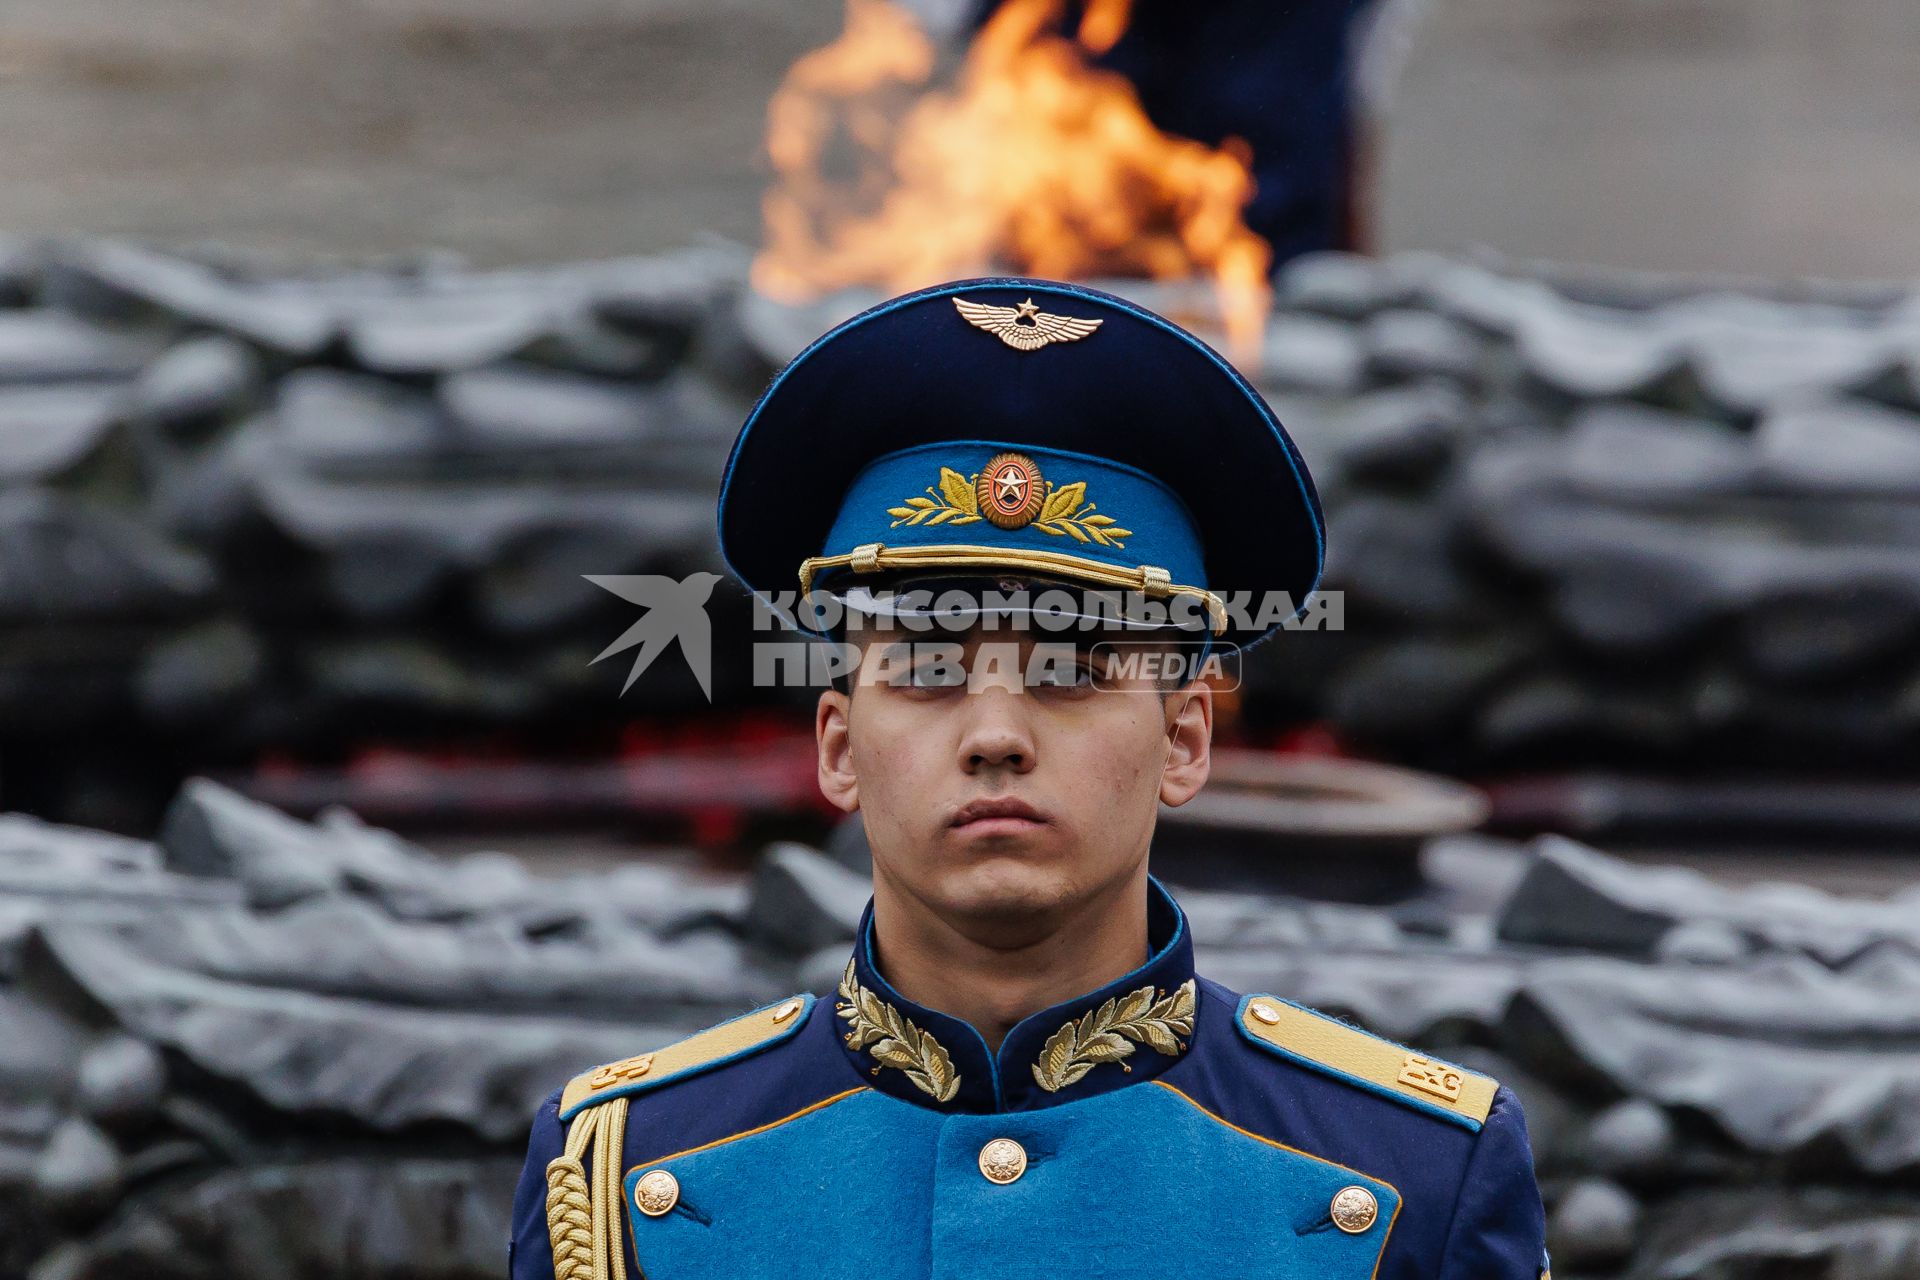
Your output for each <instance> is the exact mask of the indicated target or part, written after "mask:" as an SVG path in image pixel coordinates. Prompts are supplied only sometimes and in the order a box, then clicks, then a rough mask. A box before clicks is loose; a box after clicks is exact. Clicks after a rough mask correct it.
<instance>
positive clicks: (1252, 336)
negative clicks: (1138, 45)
mask: <svg viewBox="0 0 1920 1280" xmlns="http://www.w3.org/2000/svg"><path fill="white" fill-rule="evenodd" d="M1130 7H1131V6H1130V0H1091V2H1090V3H1089V4H1088V5H1087V6H1086V9H1085V13H1084V15H1083V17H1082V19H1081V22H1080V27H1079V30H1078V32H1077V35H1076V38H1074V39H1068V38H1066V37H1064V36H1062V35H1059V34H1056V28H1057V26H1058V23H1059V21H1060V18H1061V14H1062V10H1063V9H1064V0H1008V2H1007V3H1006V4H1004V5H1002V6H1001V8H1000V9H998V10H997V11H996V12H995V13H994V15H993V17H992V18H990V19H989V20H988V21H987V23H986V25H985V26H984V27H982V28H981V30H980V32H979V34H978V35H977V36H976V37H975V39H974V41H973V44H972V45H971V46H970V47H969V48H968V50H967V53H966V57H965V59H964V61H963V62H962V64H961V66H960V68H959V70H958V71H957V73H956V74H955V76H954V77H953V83H952V85H951V86H949V87H945V88H933V87H930V85H929V82H930V81H931V79H932V77H933V72H934V63H935V51H934V47H933V45H932V43H931V42H930V41H929V40H928V38H927V36H926V34H925V33H924V32H923V31H922V30H921V29H920V27H919V26H918V24H917V23H915V21H914V20H913V19H912V17H910V16H909V15H908V14H907V13H906V12H905V11H903V10H901V9H899V8H896V7H895V6H894V5H893V4H891V3H889V0H847V19H846V27H845V29H844V30H843V31H842V32H841V34H840V37H839V38H838V39H837V40H835V41H834V42H833V43H832V44H829V45H826V46H824V47H823V48H820V49H816V50H814V51H813V52H812V53H809V54H807V55H805V56H804V57H802V58H801V59H800V60H799V61H798V62H796V63H794V64H793V66H792V67H791V68H790V69H789V70H788V72H787V76H786V79H785V81H784V82H782V84H781V85H780V88H779V89H778V90H777V91H776V92H775V93H774V95H773V99H772V101H771V102H770V103H769V104H768V108H767V154H768V156H769V158H770V159H771V160H772V163H773V167H774V170H775V173H776V175H777V176H776V180H775V182H774V183H773V185H772V186H771V188H770V189H769V190H768V191H767V194H766V197H765V199H764V201H763V204H762V213H763V216H764V219H765V224H766V243H765V245H764V247H763V248H762V250H761V252H760V254H759V256H758V257H757V258H756V259H755V261H754V264H753V282H754V285H755V287H756V288H758V289H759V290H760V291H761V292H762V293H764V294H766V295H767V296H769V297H773V298H777V299H780V300H782V301H788V302H801V301H806V300H808V299H811V298H816V297H819V296H821V295H823V294H826V293H830V292H832V291H834V290H836V289H843V288H847V287H850V286H856V285H864V286H870V287H880V288H885V289H887V290H889V291H893V292H899V291H902V290H906V289H912V288H917V287H919V286H922V285H927V284H933V283H937V282H939V281H941V280H947V279H952V278H954V277H956V276H964V275H970V274H987V273H991V272H994V271H999V270H1009V269H1010V270H1013V271H1017V272H1021V273H1026V274H1033V275H1042V276H1053V277H1058V278H1066V279H1087V278H1090V277H1100V276H1142V275H1144V276H1150V277H1152V278H1154V279H1160V280H1180V279H1188V278H1193V277H1207V278H1209V279H1210V280H1211V282H1212V285H1213V289H1214V293H1215V296H1216V298H1217V301H1218V306H1219V308H1220V315H1221V320H1222V322H1223V325H1224V327H1225V329H1226V332H1227V338H1228V345H1229V349H1230V350H1231V351H1232V352H1233V353H1234V355H1235V356H1236V357H1245V356H1247V355H1249V354H1250V353H1252V352H1253V351H1256V350H1257V349H1258V347H1259V342H1260V335H1261V332H1262V326H1263V325H1264V323H1265V320H1266V314H1267V306H1268V302H1269V288H1268V284H1267V270H1268V267H1269V264H1270V261H1271V254H1270V252H1269V250H1268V247H1267V243H1266V241H1264V240H1262V239H1261V238H1260V237H1259V236H1257V235H1255V234H1254V233H1253V232H1252V231H1251V230H1249V229H1248V228H1247V225H1246V223H1245V221H1243V219H1242V217H1241V211H1242V210H1243V209H1244V208H1245V207H1246V204H1247V201H1248V200H1250V199H1252V197H1253V177H1252V174H1251V172H1250V170H1249V167H1248V162H1249V160H1250V159H1251V155H1250V153H1249V151H1248V149H1247V147H1246V145H1245V144H1244V143H1242V142H1240V140H1239V139H1236V138H1230V139H1228V140H1227V142H1226V143H1225V144H1224V145H1222V146H1221V147H1220V148H1218V149H1215V148H1212V147H1208V146H1206V145H1204V144H1202V143H1199V142H1194V141H1192V140H1190V139H1186V138H1176V137H1172V136H1170V135H1167V134H1164V133H1161V132H1160V131H1159V130H1158V129H1156V128H1154V126H1153V124H1152V122H1151V121H1149V120H1148V119H1147V115H1146V112H1145V111H1144V110H1143V109H1142V108H1141V106H1140V101H1139V98H1138V97H1137V96H1136V95H1135V93H1134V90H1133V86H1132V85H1131V84H1129V83H1128V82H1127V80H1126V79H1125V78H1124V77H1122V76H1119V75H1117V74H1115V73H1113V72H1109V71H1103V70H1099V69H1097V68H1094V67H1091V66H1089V65H1088V62H1087V54H1088V52H1089V51H1091V52H1094V53H1098V52H1101V51H1103V50H1105V49H1107V48H1110V47H1111V46H1112V45H1113V43H1114V41H1116V40H1118V39H1119V38H1120V36H1121V34H1122V33H1123V32H1124V31H1125V29H1126V25H1127V20H1128V17H1129V9H1130ZM833 170H838V171H839V172H830V171H833Z"/></svg>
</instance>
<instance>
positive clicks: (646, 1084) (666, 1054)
mask: <svg viewBox="0 0 1920 1280" xmlns="http://www.w3.org/2000/svg"><path fill="white" fill-rule="evenodd" d="M812 1012H813V997H812V996H810V995H798V996H790V997H788V998H787V999H785V1000H782V1001H780V1002H779V1003H777V1004H770V1005H767V1006H766V1007H765V1008H762V1009H755V1010H754V1011H753V1012H752V1013H744V1014H741V1015H740V1016H739V1017H737V1018H732V1019H729V1020H728V1021H726V1022H722V1023H721V1024H719V1025H718V1026H713V1027H708V1028H707V1029H706V1030H705V1031H696V1032H694V1033H693V1034H692V1035H690V1036H688V1037H687V1038H686V1039H685V1040H681V1041H678V1042H676V1043H674V1044H670V1045H668V1046H667V1047H666V1048H664V1049H656V1050H654V1051H653V1052H652V1053H643V1054H640V1055H639V1056H638V1057H633V1058H622V1059H621V1060H620V1061H618V1062H609V1063H607V1064H606V1065H605V1066H603V1067H595V1068H594V1069H593V1070H591V1071H583V1072H581V1073H580V1074H579V1075H577V1076H575V1077H574V1078H573V1079H571V1080H569V1081H568V1082H567V1087H566V1088H565V1089H564V1090H562V1091H561V1094H560V1120H561V1123H563V1124H564V1123H565V1122H567V1121H568V1120H571V1119H573V1117H574V1116H575V1115H576V1114H578V1113H579V1112H580V1111H581V1110H582V1109H583V1108H586V1107H591V1106H595V1105H597V1104H599V1103H602V1102H606V1101H609V1100H610V1099H613V1098H624V1097H626V1096H628V1095H629V1094H635V1093H640V1092H642V1091H644V1090H647V1089H654V1088H658V1087H659V1086H661V1085H663V1084H666V1083H667V1082H668V1081H670V1080H678V1079H681V1078H682V1077H685V1076H690V1075H695V1074H697V1073H699V1072H701V1071H708V1070H711V1069H712V1068H714V1067H717V1066H720V1065H722V1064H724V1063H728V1062H732V1061H734V1060H735V1059H737V1058H744V1057H746V1056H747V1055H748V1054H752V1053H758V1052H759V1051H760V1050H762V1049H765V1048H767V1047H768V1046H769V1045H774V1044H778V1043H779V1042H780V1041H782V1040H785V1039H786V1038H787V1037H788V1036H790V1035H792V1034H793V1033H794V1032H796V1031H798V1030H799V1029H800V1028H801V1027H803V1026H805V1025H806V1021H807V1015H808V1014H810V1013H812Z"/></svg>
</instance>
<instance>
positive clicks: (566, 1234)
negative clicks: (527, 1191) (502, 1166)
mask: <svg viewBox="0 0 1920 1280" xmlns="http://www.w3.org/2000/svg"><path fill="white" fill-rule="evenodd" d="M626 1136H627V1099H625V1098H615V1099H614V1100H613V1101H611V1102H603V1103H601V1104H600V1105H599V1106H597V1107H590V1108H588V1109H587V1110H585V1111H583V1112H581V1113H580V1114H579V1115H578V1116H576V1117H575V1118H574V1121H573V1124H572V1125H571V1126H570V1127H569V1128H568V1129H567V1146H566V1150H565V1151H564V1152H563V1153H562V1154H561V1155H560V1156H558V1157H557V1158H556V1159H555V1160H554V1161H553V1162H552V1163H551V1164H549V1165H548V1166H547V1234H548V1237H549V1238H550V1239H551V1240H552V1241H553V1275H554V1280H627V1253H626V1250H625V1249H624V1248H623V1247H622V1246H621V1243H620V1218H621V1214H622V1211H623V1209H624V1207H625V1205H624V1202H625V1199H626V1197H625V1195H624V1194H623V1193H622V1191H621V1189H620V1157H621V1152H622V1150H623V1149H624V1148H625V1146H626ZM589 1147H591V1148H592V1157H591V1158H592V1165H593V1172H592V1177H591V1180H589V1177H588V1172H587V1166H586V1164H585V1163H583V1156H585V1154H586V1152H587V1149H588V1148H589Z"/></svg>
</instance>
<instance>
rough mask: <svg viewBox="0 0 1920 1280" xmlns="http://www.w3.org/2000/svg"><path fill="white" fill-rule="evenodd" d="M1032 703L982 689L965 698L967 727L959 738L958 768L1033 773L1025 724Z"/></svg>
mask: <svg viewBox="0 0 1920 1280" xmlns="http://www.w3.org/2000/svg"><path fill="white" fill-rule="evenodd" d="M1032 702H1033V699H1031V698H1029V697H1026V696H1024V695H1022V694H1020V693H1017V692H1012V691H1009V690H1006V689H998V688H995V689H982V690H979V691H978V692H973V693H969V694H968V695H967V726H966V729H965V731H964V732H963V733H962V734H961V738H960V765H961V768H963V769H965V770H966V771H967V772H968V773H974V772H977V771H979V770H981V769H1011V770H1012V771H1013V772H1015V773H1026V772H1027V771H1028V770H1030V769H1032V768H1033V766H1034V763H1035V760H1034V743H1033V732H1032V726H1031V724H1030V722H1029V720H1028V717H1029V715H1030V710H1029V708H1030V706H1031V704H1032Z"/></svg>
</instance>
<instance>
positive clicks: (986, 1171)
mask: <svg viewBox="0 0 1920 1280" xmlns="http://www.w3.org/2000/svg"><path fill="white" fill-rule="evenodd" d="M1026 1171H1027V1149H1026V1148H1025V1147H1023V1146H1021V1145H1020V1144H1019V1143H1017V1142H1015V1141H1014V1140H1013V1139H1012V1138H995V1139H994V1140H993V1141H992V1142H989V1143H988V1144H987V1145H986V1146H984V1147H982V1148H980V1174H981V1176H982V1177H984V1178H985V1179H986V1180H987V1181H988V1182H992V1183H995V1184H997V1185H999V1186H1002V1187H1004V1186H1006V1185H1007V1184H1008V1183H1009V1182H1018V1181H1019V1180H1020V1175H1021V1174H1023V1173H1025V1172H1026Z"/></svg>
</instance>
